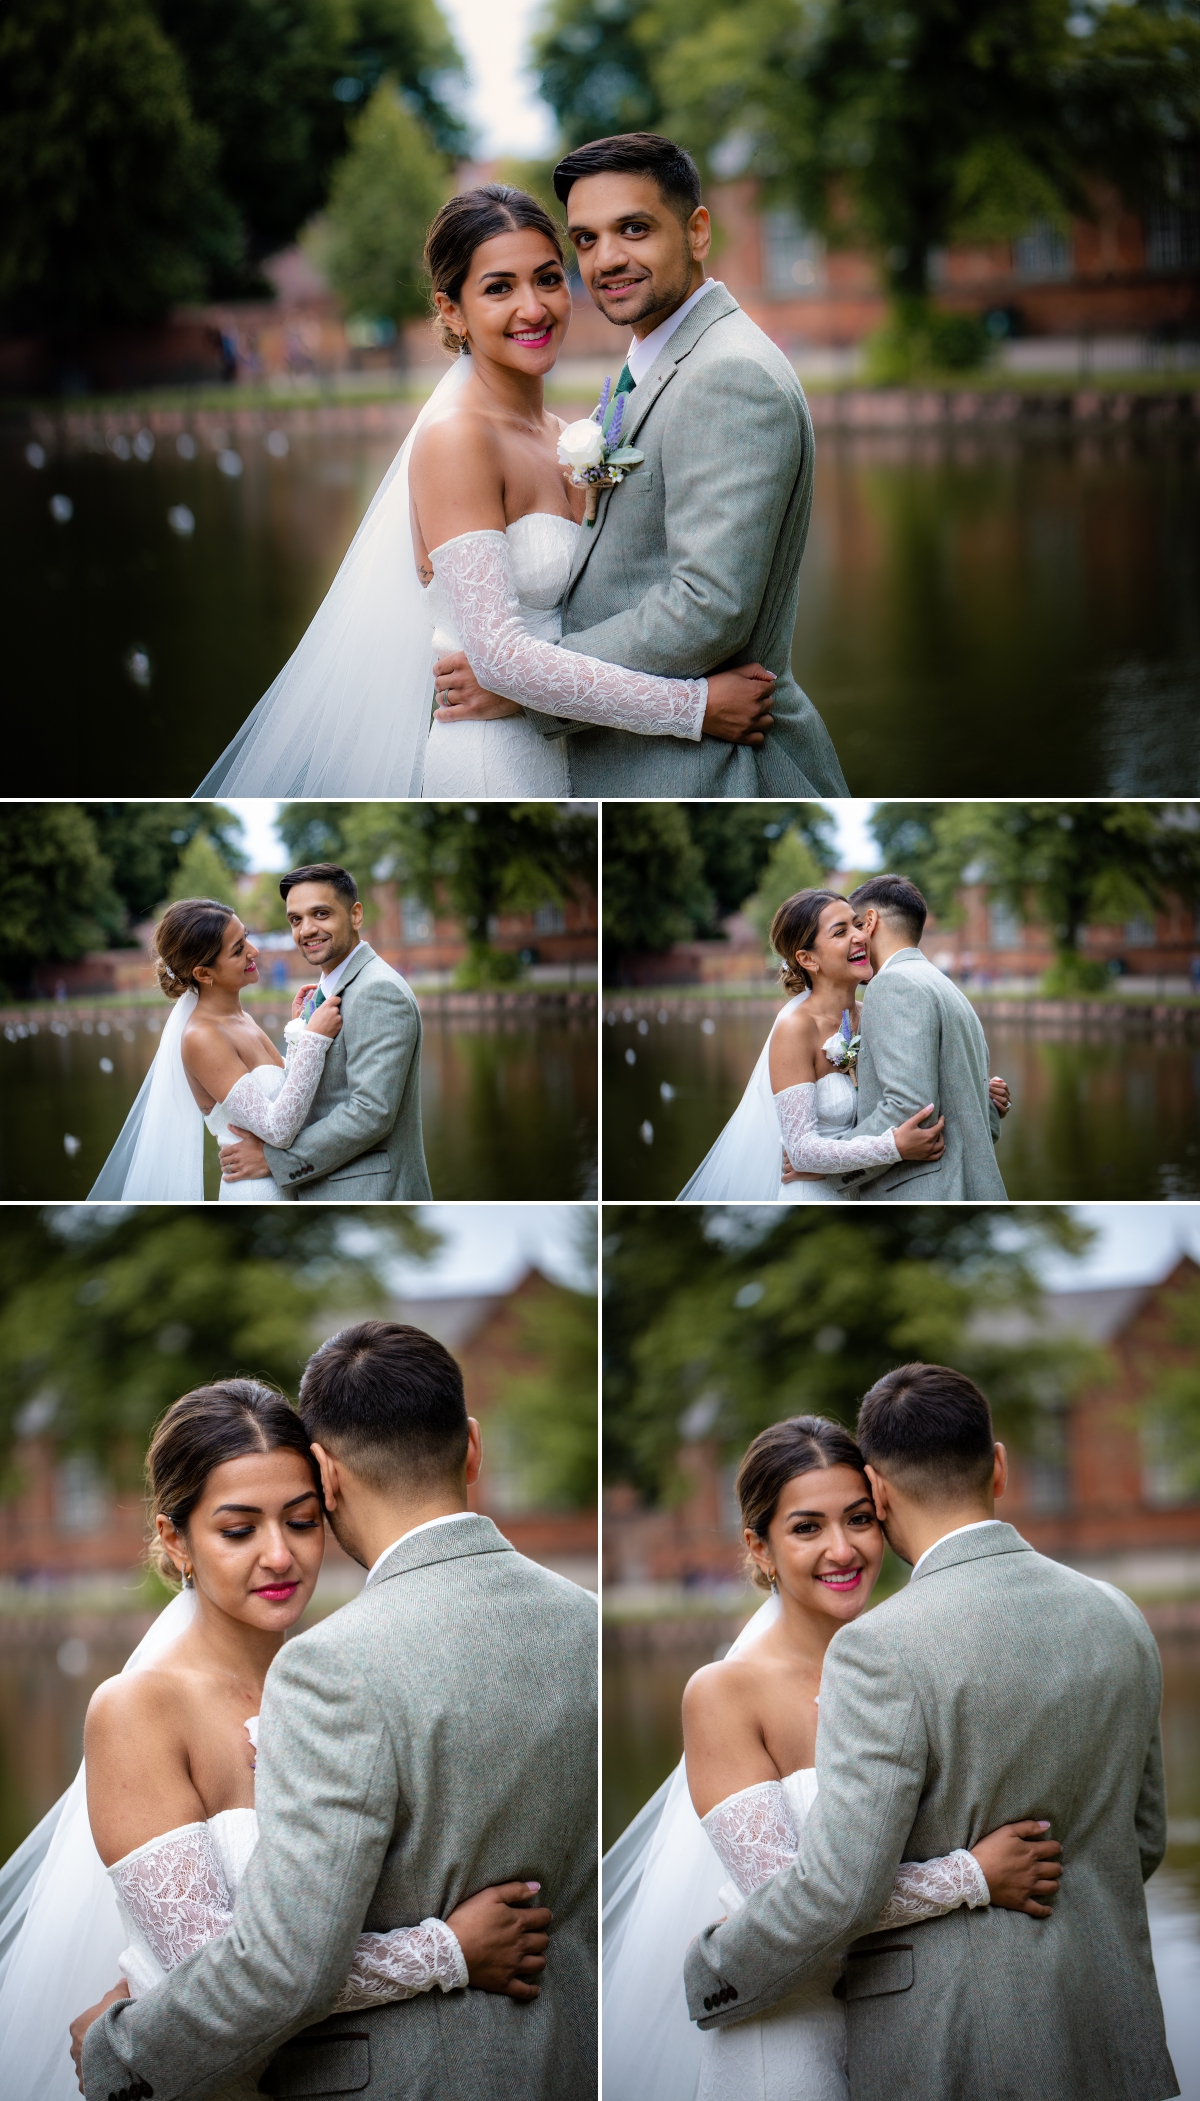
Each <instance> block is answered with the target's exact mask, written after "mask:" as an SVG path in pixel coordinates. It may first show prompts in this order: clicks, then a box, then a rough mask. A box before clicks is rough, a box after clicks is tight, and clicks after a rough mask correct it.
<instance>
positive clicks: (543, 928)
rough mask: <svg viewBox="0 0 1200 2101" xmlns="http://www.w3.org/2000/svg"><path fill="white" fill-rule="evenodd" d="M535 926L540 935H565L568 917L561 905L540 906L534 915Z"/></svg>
mask: <svg viewBox="0 0 1200 2101" xmlns="http://www.w3.org/2000/svg"><path fill="white" fill-rule="evenodd" d="M533 925H534V931H535V933H538V934H565V933H566V931H567V915H566V913H565V912H564V911H563V908H562V906H561V905H539V906H538V908H537V911H536V912H535V913H534V915H533Z"/></svg>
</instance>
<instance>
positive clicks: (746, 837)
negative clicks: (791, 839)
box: [679, 802, 837, 933]
mask: <svg viewBox="0 0 1200 2101" xmlns="http://www.w3.org/2000/svg"><path fill="white" fill-rule="evenodd" d="M679 807H680V808H681V809H682V810H683V812H684V814H685V816H686V818H687V821H688V830H689V831H690V833H691V835H692V839H693V840H694V842H695V844H696V845H697V846H698V847H699V848H700V852H701V856H702V862H703V874H704V880H705V882H706V884H707V885H708V888H709V890H710V891H711V893H712V898H713V921H712V925H711V926H709V927H699V926H698V927H697V929H696V931H697V933H701V932H711V933H715V932H716V931H717V922H718V921H720V920H721V919H725V918H728V916H729V914H730V913H731V912H736V911H737V910H738V909H739V907H740V906H741V905H743V904H744V903H745V901H746V899H747V898H748V897H750V896H751V895H752V894H753V892H754V891H755V890H756V889H757V887H758V882H759V877H760V875H761V874H762V871H763V869H764V868H765V867H766V865H767V862H768V861H769V860H770V858H771V856H772V854H773V852H774V850H775V847H776V845H777V844H779V843H781V842H782V839H783V838H784V836H786V835H787V834H788V833H789V832H791V833H793V834H794V835H796V836H797V837H799V838H800V839H802V840H805V841H806V842H807V844H808V847H809V850H810V855H811V857H812V859H813V862H814V865H819V867H820V868H821V869H825V868H829V867H831V866H832V864H833V861H834V858H835V855H836V852H837V848H836V845H835V836H836V835H835V829H834V822H833V818H832V817H831V815H830V813H829V811H828V810H827V809H826V808H825V806H824V804H823V803H819V802H807V803H806V802H799V803H797V802H779V803H771V802H685V803H681V804H680V806H679Z"/></svg>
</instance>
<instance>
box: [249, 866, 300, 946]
mask: <svg viewBox="0 0 1200 2101" xmlns="http://www.w3.org/2000/svg"><path fill="white" fill-rule="evenodd" d="M238 918H239V919H240V920H241V922H242V924H243V926H245V927H246V928H247V929H248V931H249V932H250V933H252V934H286V933H287V930H288V921H287V906H286V905H285V903H284V901H283V899H282V898H281V896H280V895H279V877H278V876H277V875H276V874H275V873H274V871H273V870H270V869H265V870H264V871H263V873H262V874H261V875H260V876H259V877H258V879H257V881H256V882H255V885H254V888H253V890H252V891H251V892H250V894H249V895H248V896H242V897H241V898H240V899H239V901H238Z"/></svg>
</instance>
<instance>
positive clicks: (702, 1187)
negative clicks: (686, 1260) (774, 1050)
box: [675, 992, 808, 1204]
mask: <svg viewBox="0 0 1200 2101" xmlns="http://www.w3.org/2000/svg"><path fill="white" fill-rule="evenodd" d="M807 998H808V993H807V992H798V993H797V994H796V997H795V999H790V1000H789V1001H788V1003H787V1005H786V1006H785V1007H781V1008H780V1009H779V1012H778V1014H777V1015H776V1016H775V1019H774V1021H773V1022H772V1023H771V1028H770V1033H769V1034H768V1036H767V1040H766V1042H765V1043H764V1044H763V1047H762V1052H761V1054H760V1056H759V1060H758V1063H757V1065H756V1066H755V1068H754V1071H753V1072H752V1073H751V1075H750V1079H749V1083H748V1085H747V1088H746V1092H745V1093H744V1094H743V1096H742V1098H741V1101H740V1102H739V1103H738V1105H737V1108H736V1109H735V1110H734V1112H733V1115H732V1116H731V1117H730V1119H729V1122H728V1123H727V1124H726V1126H725V1128H724V1130H723V1131H722V1133H721V1135H720V1137H719V1138H718V1140H717V1142H716V1144H715V1145H714V1146H713V1149H712V1151H711V1152H710V1153H707V1154H706V1155H705V1157H704V1159H703V1160H702V1161H701V1162H700V1165H699V1167H698V1168H697V1169H696V1172H695V1174H694V1175H693V1176H692V1179H691V1181H690V1182H689V1183H688V1184H687V1186H686V1187H685V1188H683V1189H681V1190H680V1192H679V1195H678V1196H677V1197H676V1199H675V1201H676V1203H679V1204H701V1203H703V1204H721V1203H738V1202H742V1203H752V1204H774V1203H777V1202H778V1200H779V1182H780V1175H781V1173H782V1170H783V1140H782V1138H781V1137H780V1135H779V1114H778V1111H777V1110H776V1107H775V1096H774V1094H773V1092H772V1090H771V1037H772V1036H773V1035H774V1034H775V1031H776V1029H777V1028H778V1027H779V1024H780V1022H781V1021H782V1020H783V1017H784V1015H785V1014H790V1013H791V1012H792V1010H793V1008H795V1007H798V1006H800V1005H801V1004H802V1002H803V1001H804V1000H806V999H807Z"/></svg>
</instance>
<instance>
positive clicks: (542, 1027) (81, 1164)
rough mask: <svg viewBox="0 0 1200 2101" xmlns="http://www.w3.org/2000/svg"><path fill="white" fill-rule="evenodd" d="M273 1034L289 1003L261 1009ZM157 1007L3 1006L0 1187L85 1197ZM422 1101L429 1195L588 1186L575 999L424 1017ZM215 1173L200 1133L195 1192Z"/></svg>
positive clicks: (589, 1070)
mask: <svg viewBox="0 0 1200 2101" xmlns="http://www.w3.org/2000/svg"><path fill="white" fill-rule="evenodd" d="M256 1019H260V1020H261V1021H262V1024H263V1026H264V1028H266V1030H267V1032H268V1034H269V1035H271V1036H272V1037H273V1039H274V1041H275V1042H276V1043H277V1044H278V1045H279V1046H280V1048H281V1049H282V1047H283V1024H284V1022H285V1021H286V1019H287V1009H286V1008H285V1007H283V1006H282V1005H281V1006H280V1007H279V1008H278V1009H277V1010H274V1011H267V1012H264V1013H262V1014H259V1013H258V1012H257V1010H256ZM161 1027H162V1016H161V1014H160V1013H159V1011H158V1009H157V1008H149V1009H147V1008H136V1007H131V1008H127V1009H124V1010H115V1009H114V1010H111V1011H110V1012H109V1013H107V1014H104V1015H95V1016H93V1015H87V1016H84V1017H81V1016H80V1015H79V1014H78V1013H74V1012H72V1013H70V1015H69V1017H68V1016H63V1017H59V1016H56V1017H54V1018H52V1019H51V1020H49V1021H46V1020H44V1019H43V1020H41V1021H36V1022H35V1021H29V1022H25V1021H22V1022H16V1021H13V1020H11V1019H10V1021H9V1023H8V1025H7V1026H6V1028H5V1030H4V1035H3V1038H0V1197H4V1198H21V1197H25V1198H38V1199H40V1200H42V1201H52V1200H58V1199H72V1200H75V1201H78V1200H79V1199H81V1198H83V1197H86V1195H87V1193H88V1190H89V1189H90V1188H91V1186H92V1183H93V1182H94V1181H95V1179H96V1176H97V1174H98V1173H99V1171H100V1168H101V1166H102V1165H103V1163H104V1160H105V1158H106V1156H107V1154H108V1151H109V1149H110V1147H111V1146H112V1144H113V1143H114V1141H115V1139H116V1137H117V1134H118V1132H119V1131H120V1128H121V1125H122V1123H123V1122H124V1119H125V1117H126V1115H127V1114H128V1112H129V1108H130V1106H131V1104H132V1102H133V1100H134V1097H135V1096H136V1094H137V1091H138V1088H139V1087H140V1085H141V1083H142V1079H143V1077H144V1075H145V1073H146V1072H147V1070H148V1069H149V1065H150V1060H151V1058H152V1057H153V1055H154V1051H155V1048H156V1046H157V1043H158V1037H159V1033H160V1030H161ZM421 1106H422V1117H423V1122H424V1129H425V1155H426V1159H427V1161H428V1164H429V1175H430V1181H431V1184H432V1187H433V1191H434V1194H435V1196H438V1197H445V1198H455V1197H474V1198H479V1199H484V1198H507V1199H510V1200H515V1199H522V1198H542V1199H549V1198H551V1197H560V1198H562V1197H588V1196H594V1195H595V1194H596V1144H597V1137H596V1126H597V1117H596V1029H595V1020H594V1017H593V1016H592V1015H590V1014H586V1013H578V1014H563V1013H562V1012H561V1011H556V1010H554V1009H552V1008H546V1009H542V1010H535V1011H534V1012H533V1013H522V1012H517V1013H514V1014H512V1015H508V1016H505V1015H503V1014H502V1015H500V1016H498V1017H497V1018H495V1019H493V1018H492V1017H480V1019H479V1020H478V1022H477V1023H476V1024H475V1025H474V1026H472V1025H471V1022H470V1020H469V1019H466V1020H464V1018H463V1017H461V1016H454V1017H452V1018H450V1017H445V1018H444V1017H442V1016H440V1015H438V1014H437V1013H436V1012H433V1013H431V1014H430V1015H428V1016H426V1017H425V1018H424V1033H423V1039H422V1059H421ZM219 1182H220V1165H219V1162H218V1160H217V1152H216V1146H215V1144H214V1142H213V1140H212V1139H211V1138H210V1137H209V1135H208V1133H207V1132H206V1133H205V1193H206V1195H207V1196H208V1197H209V1198H215V1196H216V1194H217V1189H218V1186H219Z"/></svg>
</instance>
